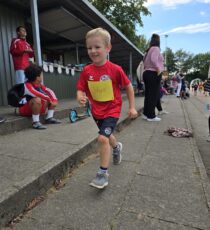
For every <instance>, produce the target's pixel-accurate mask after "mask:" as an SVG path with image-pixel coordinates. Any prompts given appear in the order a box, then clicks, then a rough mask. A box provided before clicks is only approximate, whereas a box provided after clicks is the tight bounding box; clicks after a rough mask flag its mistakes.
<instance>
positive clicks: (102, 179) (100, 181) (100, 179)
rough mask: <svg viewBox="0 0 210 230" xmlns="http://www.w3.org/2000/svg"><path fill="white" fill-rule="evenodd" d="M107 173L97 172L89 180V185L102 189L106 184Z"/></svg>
mask: <svg viewBox="0 0 210 230" xmlns="http://www.w3.org/2000/svg"><path fill="white" fill-rule="evenodd" d="M108 176H109V175H108V173H99V172H98V173H97V174H96V177H95V178H94V179H93V180H92V181H91V183H90V186H92V187H94V188H98V189H103V188H105V187H106V186H107V185H108Z"/></svg>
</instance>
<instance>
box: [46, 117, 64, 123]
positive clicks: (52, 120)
mask: <svg viewBox="0 0 210 230" xmlns="http://www.w3.org/2000/svg"><path fill="white" fill-rule="evenodd" d="M45 123H46V124H60V123H61V121H60V120H58V119H55V118H54V117H51V118H48V119H46V120H45Z"/></svg>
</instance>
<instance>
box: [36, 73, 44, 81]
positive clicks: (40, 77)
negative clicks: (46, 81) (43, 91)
mask: <svg viewBox="0 0 210 230" xmlns="http://www.w3.org/2000/svg"><path fill="white" fill-rule="evenodd" d="M36 79H37V81H38V83H42V82H43V72H41V74H40V76H38V77H37V78H36Z"/></svg>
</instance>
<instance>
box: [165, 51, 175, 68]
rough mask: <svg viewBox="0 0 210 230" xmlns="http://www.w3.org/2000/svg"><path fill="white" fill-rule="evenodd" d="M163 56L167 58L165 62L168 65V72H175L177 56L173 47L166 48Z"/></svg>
mask: <svg viewBox="0 0 210 230" xmlns="http://www.w3.org/2000/svg"><path fill="white" fill-rule="evenodd" d="M163 56H164V58H166V60H165V63H166V65H167V66H166V67H167V70H168V72H175V71H176V62H175V61H176V58H175V55H174V53H173V51H172V49H170V48H168V47H167V48H166V51H164V52H163Z"/></svg>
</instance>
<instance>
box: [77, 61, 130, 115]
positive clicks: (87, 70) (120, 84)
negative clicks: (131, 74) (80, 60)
mask: <svg viewBox="0 0 210 230" xmlns="http://www.w3.org/2000/svg"><path fill="white" fill-rule="evenodd" d="M108 79H110V80H111V81H112V86H113V92H114V100H112V101H107V102H98V101H95V100H93V98H92V96H91V93H90V91H89V89H88V81H101V80H108ZM129 84H130V80H129V79H128V77H127V76H126V74H125V73H124V71H123V70H122V68H121V67H120V66H118V65H116V64H114V63H112V62H110V61H107V62H106V63H105V64H104V65H103V66H95V65H93V64H90V65H88V66H85V67H84V69H83V71H82V72H81V74H80V79H79V81H78V83H77V90H81V91H83V92H85V93H86V95H87V97H88V99H89V100H90V103H91V107H92V115H93V117H95V118H96V119H104V118H106V117H116V118H119V117H120V113H121V107H122V97H121V89H122V88H124V87H126V86H128V85H129Z"/></svg>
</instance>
